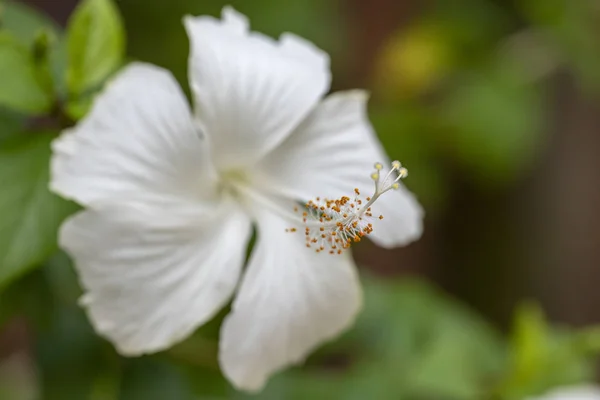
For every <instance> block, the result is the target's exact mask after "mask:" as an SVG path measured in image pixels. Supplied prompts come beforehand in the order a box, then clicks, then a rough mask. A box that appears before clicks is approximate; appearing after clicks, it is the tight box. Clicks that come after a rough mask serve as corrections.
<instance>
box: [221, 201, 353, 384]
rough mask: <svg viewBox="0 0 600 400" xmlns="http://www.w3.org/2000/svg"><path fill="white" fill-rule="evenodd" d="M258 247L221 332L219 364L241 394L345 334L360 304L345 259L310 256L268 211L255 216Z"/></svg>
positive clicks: (299, 237) (349, 261) (345, 256)
mask: <svg viewBox="0 0 600 400" xmlns="http://www.w3.org/2000/svg"><path fill="white" fill-rule="evenodd" d="M256 217H257V220H258V242H257V244H256V247H255V249H254V250H253V252H252V255H251V258H250V261H249V264H248V267H247V272H246V273H245V276H244V278H243V281H242V284H241V287H240V290H239V292H238V294H237V296H236V299H235V301H234V303H233V308H232V311H231V313H230V314H229V315H228V316H227V317H226V319H225V321H224V322H223V325H222V327H221V339H220V354H219V357H220V363H221V368H222V370H223V372H224V374H225V375H226V376H227V378H228V379H229V380H230V381H231V382H232V383H233V384H234V385H235V386H236V387H237V388H239V389H244V390H249V391H256V390H260V389H261V388H262V387H263V386H264V384H265V382H266V380H267V378H268V377H269V376H270V375H271V374H273V373H275V372H277V371H279V370H281V369H282V368H284V367H286V366H287V365H290V364H296V363H299V362H301V361H303V360H304V358H305V357H306V356H307V355H308V353H310V352H311V351H312V350H313V349H314V348H315V347H317V346H318V345H319V344H321V343H322V342H324V341H326V340H329V339H331V338H333V337H335V336H337V335H338V334H339V333H341V332H342V331H343V330H345V329H346V328H348V327H349V326H350V324H351V323H352V322H353V321H354V318H355V316H356V314H357V312H358V310H359V309H360V305H361V290H360V285H359V282H358V277H357V274H356V270H355V266H354V263H353V261H352V258H351V257H350V255H349V253H344V254H342V255H337V254H336V255H330V254H324V253H319V254H317V253H315V251H314V250H312V249H308V248H306V247H305V244H304V238H303V235H302V234H300V233H299V232H296V233H285V232H284V230H285V228H286V227H287V222H286V221H285V220H283V219H281V218H280V217H279V216H278V215H275V214H272V213H271V211H269V210H267V209H260V210H259V211H258V212H257V215H256Z"/></svg>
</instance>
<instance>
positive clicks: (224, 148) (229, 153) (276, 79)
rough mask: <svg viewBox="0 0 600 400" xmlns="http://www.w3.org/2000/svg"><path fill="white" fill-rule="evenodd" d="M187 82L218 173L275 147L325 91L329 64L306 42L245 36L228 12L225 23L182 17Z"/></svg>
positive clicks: (244, 24) (240, 20) (241, 20)
mask: <svg viewBox="0 0 600 400" xmlns="http://www.w3.org/2000/svg"><path fill="white" fill-rule="evenodd" d="M184 22H185V26H186V29H187V32H188V35H189V37H190V42H191V51H190V52H191V55H190V68H189V76H190V84H191V88H192V92H193V94H194V97H195V102H196V113H197V116H198V119H199V121H200V123H201V124H202V125H203V127H204V128H205V130H206V132H207V134H208V135H209V136H210V138H211V146H212V148H213V154H214V155H215V156H214V158H215V161H216V162H217V163H218V164H219V165H220V166H221V167H239V166H246V165H248V164H249V163H252V162H254V161H255V160H257V159H260V158H261V157H262V155H264V154H266V153H267V152H268V151H269V150H270V149H272V148H274V147H275V146H276V145H277V144H278V143H280V142H281V141H282V140H284V139H285V137H286V136H287V135H288V134H289V133H290V132H291V131H292V130H293V129H294V128H295V127H296V126H297V125H298V124H299V123H300V121H302V119H304V117H306V115H307V114H308V113H309V112H310V110H311V109H312V108H313V107H314V106H315V105H316V104H317V102H318V100H319V99H320V98H321V96H322V95H323V94H324V93H325V92H326V91H327V90H328V88H329V81H330V71H329V58H328V56H327V55H326V54H325V53H324V52H323V51H321V50H319V49H318V48H317V47H315V46H314V45H312V44H310V43H309V42H307V41H304V40H303V39H301V38H299V37H297V36H294V35H291V34H285V35H282V37H281V40H280V41H279V42H277V41H276V40H274V39H271V38H269V37H267V36H265V35H262V34H259V33H255V32H249V30H248V20H247V18H246V17H245V16H243V15H241V14H240V13H238V12H236V11H235V10H233V9H232V8H230V7H225V8H224V9H223V19H222V20H218V19H215V18H212V17H207V16H201V17H189V16H188V17H186V18H185V21H184Z"/></svg>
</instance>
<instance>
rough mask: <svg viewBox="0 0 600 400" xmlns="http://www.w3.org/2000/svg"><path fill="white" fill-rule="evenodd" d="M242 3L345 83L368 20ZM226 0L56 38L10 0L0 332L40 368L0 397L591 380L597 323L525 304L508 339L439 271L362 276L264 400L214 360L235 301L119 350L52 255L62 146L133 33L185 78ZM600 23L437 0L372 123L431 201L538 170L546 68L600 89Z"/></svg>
mask: <svg viewBox="0 0 600 400" xmlns="http://www.w3.org/2000/svg"><path fill="white" fill-rule="evenodd" d="M231 4H232V5H233V6H234V7H236V8H238V9H239V10H240V11H242V12H244V13H246V14H247V15H248V16H249V17H250V19H251V21H252V24H253V27H254V28H255V29H257V30H260V31H263V32H266V33H267V34H270V35H273V36H276V35H278V34H280V33H281V32H283V31H292V32H296V33H298V34H300V35H302V36H304V37H306V38H308V39H309V40H312V41H314V42H315V43H317V44H318V45H319V46H320V47H322V48H324V49H325V50H326V51H328V52H329V53H330V54H331V55H332V65H333V70H334V77H335V79H336V80H335V82H334V85H335V86H336V87H350V86H352V85H351V83H352V82H353V80H354V79H356V77H353V76H352V71H353V69H351V68H347V65H348V63H349V62H350V60H353V59H355V58H356V57H355V55H354V54H352V53H353V47H352V44H353V43H350V40H349V37H356V36H357V34H356V32H353V30H354V31H359V33H358V35H359V36H361V35H362V32H360V30H361V29H362V27H361V26H353V24H351V23H350V22H349V20H348V17H347V15H344V13H343V12H342V11H343V10H342V7H341V2H336V1H320V0H309V1H307V0H293V1H289V2H287V3H286V4H285V5H282V4H281V3H278V2H272V1H268V0H256V1H253V2H252V3H249V2H243V1H232V2H231ZM223 5H224V3H223V1H221V0H206V1H203V2H197V1H191V0H171V1H169V2H153V3H150V2H147V1H145V0H122V1H120V2H119V3H118V8H117V6H116V5H115V3H113V2H112V1H111V0H84V1H82V2H81V3H80V4H79V6H78V7H77V9H76V10H75V12H74V14H73V15H72V17H71V19H70V21H69V23H68V27H67V29H66V31H64V32H63V30H62V29H61V28H59V27H58V26H57V24H55V23H54V22H52V21H51V20H50V19H49V18H47V17H45V16H44V15H42V14H41V13H39V12H36V11H34V10H32V9H30V8H28V7H26V6H24V5H23V4H20V3H15V2H1V3H0V184H1V187H2V189H1V190H0V327H4V328H7V329H8V328H10V327H11V326H13V325H14V324H15V323H17V324H18V323H22V322H23V323H25V324H26V325H27V327H28V329H29V335H30V336H31V337H30V338H29V339H30V341H31V343H32V345H31V346H30V347H31V349H29V351H28V352H26V354H25V358H24V360H25V361H24V363H25V364H27V363H29V364H30V366H31V368H30V369H29V370H28V369H27V368H24V369H22V370H21V369H20V368H15V367H13V365H16V364H13V362H14V360H12V359H10V360H9V359H6V360H4V361H2V360H0V398H10V399H16V400H19V399H28V398H31V396H32V395H31V391H35V392H37V395H36V396H37V397H36V398H43V399H49V400H52V399H57V400H58V399H60V400H63V399H66V400H70V399H73V400H79V399H92V400H112V399H123V400H136V399H140V400H141V399H144V400H153V399H157V400H159V399H160V400H162V399H166V398H173V399H184V400H185V399H246V398H256V399H283V398H285V399H291V400H294V399H306V398H317V399H320V398H323V399H329V398H333V399H348V400H353V399H364V398H381V399H388V398H390V399H406V400H427V399H432V400H433V399H435V400H439V399H442V400H463V399H464V400H471V399H472V400H486V399H489V400H493V399H501V400H513V399H515V400H517V399H522V398H524V397H526V396H528V395H532V394H539V393H542V392H544V391H545V390H547V389H549V388H551V387H554V386H559V385H564V384H571V383H579V382H585V381H590V380H592V379H593V376H594V368H593V367H594V366H593V361H594V359H595V356H596V355H597V353H598V352H599V351H600V327H597V328H594V327H591V328H587V329H581V330H573V329H569V328H566V327H557V326H554V325H552V324H551V323H549V322H548V321H546V319H545V317H544V315H543V312H542V311H541V309H540V308H539V307H538V306H536V305H535V303H524V305H523V306H522V307H521V308H520V309H519V310H517V312H516V314H515V321H514V326H513V329H512V331H511V332H510V333H509V334H507V335H506V334H503V333H501V332H499V330H498V329H497V328H496V327H494V326H492V325H490V323H488V322H487V321H485V319H484V318H482V317H481V316H480V315H479V314H478V313H477V312H476V311H474V310H472V309H469V308H467V307H466V306H464V305H462V304H460V303H459V302H457V301H456V300H454V299H452V298H450V297H449V296H448V295H446V294H444V293H443V292H441V291H439V290H437V289H435V288H433V287H432V285H431V284H430V283H428V282H425V281H422V280H418V279H406V278H404V279H399V278H390V277H385V278H381V277H377V276H373V275H372V274H370V273H365V274H364V275H365V276H364V278H365V279H364V284H365V309H364V311H363V312H362V314H361V315H360V318H359V320H358V321H357V324H356V326H355V327H354V328H353V329H352V330H350V331H349V332H347V333H346V334H345V335H344V336H343V337H341V338H339V339H338V340H336V341H335V342H333V343H330V344H328V345H326V346H324V347H323V348H321V349H320V350H319V351H318V352H317V353H316V354H314V355H313V356H312V357H311V358H310V359H309V360H308V362H307V364H306V365H305V366H303V367H297V368H292V369H290V370H288V371H285V372H283V373H281V374H279V375H277V376H276V377H275V378H274V379H272V381H271V382H270V383H269V385H268V386H267V388H266V389H265V391H264V392H263V393H261V394H259V395H256V396H250V395H245V394H241V393H237V392H235V391H234V390H233V389H232V388H231V387H230V386H229V384H228V383H227V382H226V381H225V379H224V378H223V377H222V376H221V374H220V372H219V370H218V365H217V362H216V352H217V342H216V340H217V337H218V327H219V323H220V320H221V318H222V317H223V315H224V313H221V314H220V316H218V317H217V318H215V320H214V321H212V322H210V323H209V324H208V325H206V326H204V327H202V328H201V329H199V330H198V332H197V333H196V334H195V335H193V336H192V337H191V338H190V339H189V340H187V341H186V342H184V343H182V344H180V345H177V346H175V347H174V348H172V349H170V350H168V351H166V352H163V353H161V354H158V355H154V356H147V357H142V358H138V359H124V358H122V357H120V356H118V355H117V354H116V353H115V352H114V350H113V348H112V347H111V346H110V345H109V344H108V343H106V342H105V341H103V340H102V339H100V338H99V337H98V336H97V335H96V334H95V333H94V332H93V330H92V328H91V326H90V325H89V322H88V321H87V318H86V316H85V315H84V313H83V311H82V310H81V309H80V308H79V307H78V306H77V299H78V297H79V295H80V294H81V293H80V288H79V285H78V282H77V277H76V276H75V274H74V272H73V269H72V267H71V264H70V261H69V259H68V257H67V256H66V255H64V254H63V253H60V252H57V251H56V249H57V246H56V231H57V229H58V227H59V225H60V223H61V222H62V221H63V219H64V218H65V217H66V216H68V215H69V214H71V213H72V212H74V211H75V210H76V206H74V205H73V204H71V203H68V202H66V201H64V200H61V199H59V198H58V197H56V196H54V195H52V194H51V193H50V192H49V191H48V189H47V181H48V163H49V158H50V141H51V140H52V139H53V138H55V137H56V136H57V135H58V133H59V131H60V130H61V129H64V128H66V127H69V126H71V125H72V124H74V123H75V122H76V121H77V120H79V119H81V118H82V117H83V116H84V115H85V113H86V112H87V110H88V108H89V105H90V104H91V102H92V100H93V97H94V95H95V93H97V91H98V90H100V89H101V87H102V84H103V82H105V81H106V80H107V79H109V77H110V75H111V74H112V73H113V72H115V71H116V70H117V69H118V68H119V67H120V66H121V65H123V64H124V60H125V42H126V37H125V35H127V42H128V44H129V48H128V51H127V55H128V56H130V57H131V58H137V59H141V60H144V61H148V62H153V63H156V64H158V65H161V66H165V67H167V68H169V69H170V70H172V71H173V72H174V73H175V75H176V76H177V78H178V79H179V80H180V82H181V83H182V84H183V85H184V87H185V85H186V66H187V52H188V50H187V47H188V42H187V39H186V37H185V32H184V29H183V27H182V25H181V17H182V16H183V15H185V14H206V13H208V14H213V15H216V14H218V12H219V10H220V9H221V7H222V6H223ZM599 16H600V9H598V7H597V6H596V5H595V3H594V2H593V1H591V0H582V1H577V2H575V1H569V0H549V1H547V0H519V1H515V2H514V4H512V5H511V6H505V5H501V4H500V2H493V1H487V0H479V1H476V0H454V1H441V0H440V1H432V2H429V5H428V7H425V8H424V10H423V12H422V14H420V15H418V16H416V17H415V18H414V19H413V20H411V22H410V23H409V24H407V25H405V26H404V27H401V28H399V29H398V30H397V31H395V32H392V34H390V35H389V37H388V38H387V39H386V40H385V41H384V43H383V44H382V46H381V48H380V51H379V52H378V56H377V59H376V60H374V61H373V62H372V64H373V68H372V69H371V71H372V76H370V77H368V80H369V81H370V82H372V85H373V86H372V89H373V101H372V103H371V106H370V115H371V118H372V120H373V124H374V126H375V128H376V131H377V132H378V134H379V136H380V138H381V140H382V142H383V144H384V146H385V147H386V149H387V150H388V152H389V153H390V154H391V155H392V156H393V157H394V158H396V157H398V158H400V159H402V161H403V162H404V163H405V164H406V165H407V166H408V167H409V168H410V170H411V179H410V180H409V182H408V184H409V186H411V189H413V190H414V191H415V192H416V193H417V194H418V195H419V197H420V199H421V200H422V201H423V203H425V205H426V208H427V209H428V210H432V211H434V213H435V211H436V210H438V209H440V208H443V207H444V204H445V199H446V197H447V196H448V193H449V192H450V190H451V188H449V187H448V179H447V173H448V169H449V168H448V165H452V166H458V168H460V169H461V170H462V171H464V173H465V176H466V178H467V179H470V180H472V181H473V182H477V183H478V184H480V185H482V186H483V187H485V188H495V187H499V186H503V185H508V184H510V183H511V182H514V181H515V180H517V179H519V177H521V176H523V174H525V173H526V172H527V169H528V168H529V167H530V166H531V165H532V164H533V163H534V161H535V158H536V155H537V153H538V152H539V150H540V149H541V148H543V146H544V143H545V131H546V126H545V124H544V122H545V120H546V119H547V110H546V107H545V104H544V98H545V93H544V91H543V86H542V85H541V82H543V80H544V79H546V78H547V77H548V76H549V75H550V74H552V73H553V72H555V71H557V70H565V71H569V73H571V74H573V75H574V76H575V77H576V78H577V79H579V80H580V81H581V82H582V84H583V86H585V87H586V88H588V92H589V94H590V95H594V96H595V95H596V94H597V91H596V90H597V88H599V87H600V86H599V85H600V72H599V71H600V58H599V57H600V51H598V50H600V49H599V48H598V46H600V42H599V41H598V40H597V37H598V32H597V29H598V28H597V26H598V24H597V23H596V22H597V20H598V18H599ZM351 33H353V36H351ZM40 125H42V126H44V128H43V129H40V128H39V126H40ZM47 126H49V128H48V127H47ZM9 362H10V364H9ZM18 362H19V363H21V361H18ZM3 364H5V365H8V366H9V367H7V368H4V369H3V368H1V367H2V365H3ZM19 365H20V364H19ZM8 370H10V371H11V372H10V374H9V373H8V372H6V371H8ZM15 371H16V372H15ZM14 373H18V374H19V376H18V378H14V379H13V375H11V374H14ZM24 387H27V388H28V390H26V391H24V390H23V388H24ZM28 396H29V397H28Z"/></svg>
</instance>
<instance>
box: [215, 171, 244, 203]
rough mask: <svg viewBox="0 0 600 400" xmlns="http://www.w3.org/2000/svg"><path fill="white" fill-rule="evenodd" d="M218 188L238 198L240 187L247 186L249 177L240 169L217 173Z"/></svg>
mask: <svg viewBox="0 0 600 400" xmlns="http://www.w3.org/2000/svg"><path fill="white" fill-rule="evenodd" d="M219 178H220V179H219V187H220V190H222V191H224V192H227V193H228V194H229V195H231V196H233V197H234V198H238V199H239V198H240V197H241V192H240V188H241V187H245V186H249V184H250V177H249V176H248V174H247V173H246V172H244V171H242V170H237V169H232V170H227V171H222V172H221V173H219Z"/></svg>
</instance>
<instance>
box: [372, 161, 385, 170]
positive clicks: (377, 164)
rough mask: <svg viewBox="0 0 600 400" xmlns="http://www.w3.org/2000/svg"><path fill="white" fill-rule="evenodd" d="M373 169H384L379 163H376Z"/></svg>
mask: <svg viewBox="0 0 600 400" xmlns="http://www.w3.org/2000/svg"><path fill="white" fill-rule="evenodd" d="M373 167H374V168H375V169H376V170H377V171H381V170H382V169H383V164H382V163H380V162H378V163H375V165H373Z"/></svg>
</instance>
